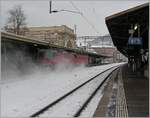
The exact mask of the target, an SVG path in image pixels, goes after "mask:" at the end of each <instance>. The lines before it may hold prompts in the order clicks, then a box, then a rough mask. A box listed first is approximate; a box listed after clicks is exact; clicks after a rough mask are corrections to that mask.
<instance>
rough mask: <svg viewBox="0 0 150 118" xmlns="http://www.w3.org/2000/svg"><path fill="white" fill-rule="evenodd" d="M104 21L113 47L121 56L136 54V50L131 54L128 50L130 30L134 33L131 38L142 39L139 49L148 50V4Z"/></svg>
mask: <svg viewBox="0 0 150 118" xmlns="http://www.w3.org/2000/svg"><path fill="white" fill-rule="evenodd" d="M105 21H106V25H107V27H108V30H109V32H110V35H111V37H112V40H113V43H114V45H115V46H116V47H117V49H118V50H119V51H120V52H121V53H122V54H124V55H125V56H127V57H129V56H131V55H133V54H134V52H136V49H134V51H133V52H132V53H131V51H130V50H129V48H128V40H129V37H131V34H130V33H131V29H133V31H134V33H133V35H132V37H136V38H138V37H140V38H142V46H141V48H142V49H143V50H148V39H149V36H148V32H149V3H145V4H142V5H140V6H137V7H134V8H131V9H128V10H126V11H123V12H120V13H117V14H114V15H111V16H108V17H106V18H105ZM137 26H138V29H137Z"/></svg>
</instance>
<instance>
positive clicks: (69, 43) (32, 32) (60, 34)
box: [24, 25, 76, 48]
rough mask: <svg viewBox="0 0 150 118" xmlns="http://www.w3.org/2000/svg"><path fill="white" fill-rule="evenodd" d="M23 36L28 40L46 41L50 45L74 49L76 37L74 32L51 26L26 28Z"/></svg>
mask: <svg viewBox="0 0 150 118" xmlns="http://www.w3.org/2000/svg"><path fill="white" fill-rule="evenodd" d="M24 35H25V36H26V37H29V38H33V39H36V40H39V41H41V40H42V41H47V42H49V43H50V44H54V45H58V46H63V47H67V48H75V47H76V43H75V39H76V35H75V34H74V30H73V29H71V28H69V27H67V26H66V25H62V26H51V27H28V30H27V31H25V33H24Z"/></svg>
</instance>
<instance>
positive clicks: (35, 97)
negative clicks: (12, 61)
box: [1, 63, 123, 117]
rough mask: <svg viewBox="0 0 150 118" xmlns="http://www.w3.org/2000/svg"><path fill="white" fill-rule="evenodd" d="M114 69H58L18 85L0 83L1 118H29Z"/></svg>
mask: <svg viewBox="0 0 150 118" xmlns="http://www.w3.org/2000/svg"><path fill="white" fill-rule="evenodd" d="M121 64H123V63H121ZM115 65H120V64H118V63H115V64H109V65H103V66H96V67H76V68H74V69H68V70H67V69H64V70H62V69H58V70H56V71H52V72H49V71H44V72H41V71H38V72H36V71H35V73H33V74H30V75H28V76H24V77H23V78H21V80H20V81H13V82H9V81H8V82H6V80H5V82H2V83H1V116H2V117H18V116H19V117H20V116H21V117H25V116H30V115H31V114H33V113H34V112H36V111H38V110H39V109H41V108H43V107H44V106H46V105H47V104H49V103H51V102H52V101H54V100H56V99H57V98H59V97H60V96H62V95H63V94H64V93H67V92H69V91H70V90H72V89H73V88H75V87H77V86H78V85H80V84H81V83H83V82H85V81H86V80H88V79H89V78H91V77H93V76H95V75H96V74H98V73H100V72H102V71H104V70H106V69H107V68H110V67H112V66H115ZM8 80H9V79H8ZM16 80H18V78H17V79H16Z"/></svg>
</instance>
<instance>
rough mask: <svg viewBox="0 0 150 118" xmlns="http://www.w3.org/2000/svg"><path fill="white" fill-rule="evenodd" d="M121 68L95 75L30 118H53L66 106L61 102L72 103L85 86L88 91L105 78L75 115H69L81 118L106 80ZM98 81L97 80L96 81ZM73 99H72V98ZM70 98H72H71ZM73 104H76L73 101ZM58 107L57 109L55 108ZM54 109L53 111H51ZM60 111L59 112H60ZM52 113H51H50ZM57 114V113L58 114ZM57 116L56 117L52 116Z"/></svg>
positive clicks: (112, 68)
mask: <svg viewBox="0 0 150 118" xmlns="http://www.w3.org/2000/svg"><path fill="white" fill-rule="evenodd" d="M118 67H119V66H114V67H111V68H108V69H106V70H105V71H103V72H100V73H99V74H97V75H95V76H94V77H92V78H90V79H89V80H87V81H86V82H84V83H82V84H81V85H79V86H77V87H76V88H74V89H73V90H71V91H70V92H68V93H66V94H64V95H63V96H62V97H60V98H58V99H56V100H55V101H53V102H52V103H50V104H48V105H47V106H45V107H44V108H42V109H40V110H39V111H37V112H35V113H33V114H32V115H31V116H30V117H37V116H51V114H50V113H51V111H53V110H54V109H55V110H56V111H57V110H58V108H59V106H65V105H63V104H65V102H64V103H62V105H59V104H61V102H63V101H65V100H68V101H70V102H71V101H72V99H73V96H76V94H78V92H79V93H80V92H81V91H82V90H81V89H83V88H84V87H85V86H86V89H87V88H88V86H91V83H92V82H94V81H95V82H96V83H97V81H98V80H100V79H99V78H98V77H99V76H104V77H103V79H102V80H101V81H100V82H99V83H98V84H97V85H96V87H95V88H94V89H93V90H92V92H89V93H88V94H90V95H89V96H88V97H87V98H86V99H85V100H84V101H83V102H82V105H81V106H80V107H79V108H76V110H75V111H74V114H72V115H71V114H69V116H75V117H78V116H80V114H81V113H82V111H83V110H84V109H85V107H86V106H87V105H88V103H89V102H90V101H91V100H92V98H93V96H95V94H96V93H97V91H99V89H100V88H101V86H102V85H103V84H104V83H105V82H106V80H107V79H108V78H109V77H110V76H111V74H112V72H113V71H115V70H116V69H117V68H118ZM95 79H97V80H95ZM70 96H71V97H72V98H71V97H70ZM69 97H70V98H69ZM72 103H74V102H73V101H72ZM55 107H56V108H55ZM51 109H52V110H51ZM58 111H59V110H58ZM49 112H50V113H49ZM56 114H57V113H56ZM52 116H55V115H52ZM66 116H68V115H66Z"/></svg>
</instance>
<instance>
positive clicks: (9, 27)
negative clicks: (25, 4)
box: [4, 5, 27, 34]
mask: <svg viewBox="0 0 150 118" xmlns="http://www.w3.org/2000/svg"><path fill="white" fill-rule="evenodd" d="M9 15H10V16H9V17H8V21H7V23H6V25H5V26H4V29H5V30H6V31H7V32H11V33H15V34H22V33H23V32H24V30H27V27H26V22H25V21H26V17H25V15H24V11H23V10H22V7H21V6H20V5H17V6H15V7H14V8H13V9H11V10H9Z"/></svg>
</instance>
